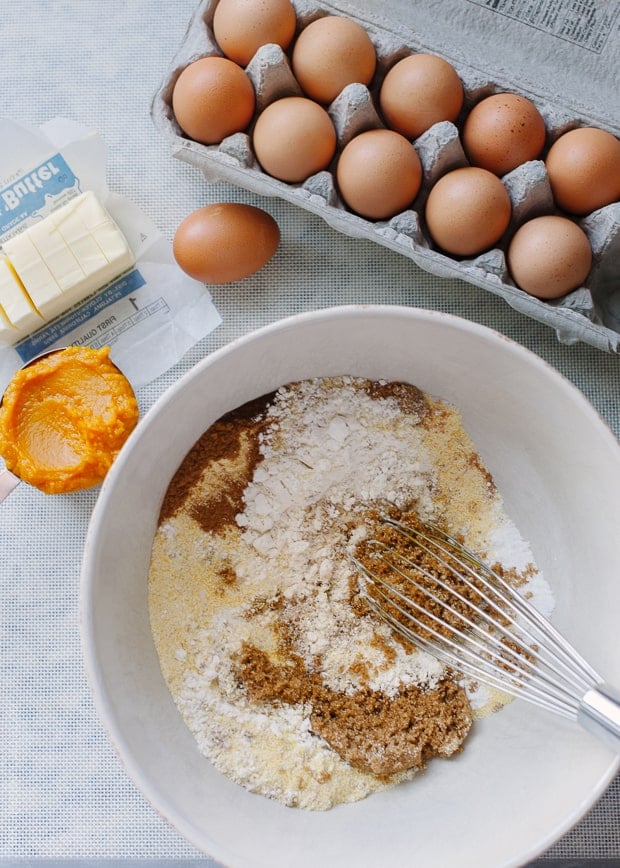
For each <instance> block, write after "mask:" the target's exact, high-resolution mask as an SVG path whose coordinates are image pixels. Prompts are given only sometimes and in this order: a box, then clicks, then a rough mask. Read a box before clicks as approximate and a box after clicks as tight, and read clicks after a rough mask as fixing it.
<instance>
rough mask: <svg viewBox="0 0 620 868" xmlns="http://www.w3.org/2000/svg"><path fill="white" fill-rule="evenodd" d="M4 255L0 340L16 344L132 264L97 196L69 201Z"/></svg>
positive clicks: (4, 248) (9, 243)
mask: <svg viewBox="0 0 620 868" xmlns="http://www.w3.org/2000/svg"><path fill="white" fill-rule="evenodd" d="M2 254H3V255H1V256H0V341H2V342H3V343H8V344H14V343H16V342H17V341H19V340H21V338H23V337H25V336H26V335H27V334H30V333H31V332H33V331H36V329H38V328H41V326H43V325H45V323H46V322H49V321H50V320H52V319H54V318H55V317H57V316H59V315H60V314H62V313H64V312H65V311H67V310H68V309H69V308H70V307H73V305H75V304H77V303H78V302H80V301H82V300H83V299H85V298H86V297H87V296H89V295H91V294H92V293H93V292H96V291H97V290H99V289H101V288H103V287H104V286H106V284H108V283H110V282H111V281H112V280H114V279H115V278H116V277H118V276H119V275H121V274H122V273H123V272H125V271H128V270H129V269H130V268H131V267H132V266H133V265H134V264H135V259H134V255H133V253H132V251H131V248H130V247H129V244H128V243H127V239H126V238H125V236H124V235H123V233H122V232H121V231H120V229H119V228H118V226H117V225H116V223H115V222H114V221H113V220H112V218H111V217H110V215H109V214H108V212H107V211H106V210H105V208H104V207H103V205H102V204H101V203H100V202H99V200H98V199H97V197H96V196H95V194H94V193H92V192H90V191H88V192H86V193H82V194H80V195H79V196H76V197H75V198H74V199H71V200H70V201H69V202H68V203H67V204H66V205H63V206H62V207H61V208H59V209H58V210H56V211H53V212H52V213H51V214H49V215H48V216H47V217H45V218H44V219H43V220H41V221H39V222H38V223H35V224H33V225H32V226H30V227H29V228H28V229H26V230H24V231H23V232H20V233H19V234H18V235H16V236H14V237H13V238H10V239H9V240H8V241H6V242H5V243H4V244H3V246H2Z"/></svg>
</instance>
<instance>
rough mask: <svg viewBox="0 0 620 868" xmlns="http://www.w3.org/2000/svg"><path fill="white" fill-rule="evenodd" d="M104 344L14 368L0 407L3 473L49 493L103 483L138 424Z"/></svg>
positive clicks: (129, 393) (134, 407) (133, 405)
mask: <svg viewBox="0 0 620 868" xmlns="http://www.w3.org/2000/svg"><path fill="white" fill-rule="evenodd" d="M109 354H110V349H109V347H103V348H102V349H99V350H95V349H91V348H90V347H67V348H66V349H64V350H58V351H57V352H52V353H51V354H50V355H47V356H45V357H43V358H41V359H38V360H36V361H34V362H33V363H32V364H30V365H26V366H25V367H24V368H22V369H21V370H19V371H17V373H16V374H15V375H14V377H13V379H12V380H11V382H10V383H9V385H8V387H7V389H6V391H5V393H4V396H3V398H2V404H1V405H0V455H2V457H3V458H4V460H5V463H6V466H7V469H8V470H10V471H11V472H12V473H14V474H15V475H16V476H18V477H19V478H20V479H21V480H22V481H24V482H28V483H30V485H33V486H35V487H36V488H39V489H40V490H41V491H44V492H46V493H47V494H61V493H64V492H68V491H76V490H78V489H82V488H90V487H91V486H93V485H97V483H99V482H101V480H102V479H103V478H104V476H105V475H106V473H107V472H108V470H109V469H110V466H111V464H112V462H113V461H114V459H115V458H116V456H117V455H118V452H119V451H120V448H121V446H122V445H123V443H124V442H125V440H126V439H127V437H128V436H129V434H130V433H131V431H132V429H133V428H134V427H135V425H136V423H137V421H138V414H139V411H138V404H137V401H136V397H135V395H134V392H133V389H132V388H131V385H130V383H129V381H128V380H127V378H126V377H125V376H124V375H123V374H122V373H121V372H120V371H119V369H118V368H117V367H116V365H115V364H114V363H113V362H112V361H111V360H110V357H109Z"/></svg>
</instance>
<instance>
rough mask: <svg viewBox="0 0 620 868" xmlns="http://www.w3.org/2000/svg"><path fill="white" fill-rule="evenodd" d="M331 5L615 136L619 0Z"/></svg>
mask: <svg viewBox="0 0 620 868" xmlns="http://www.w3.org/2000/svg"><path fill="white" fill-rule="evenodd" d="M337 5H338V6H339V7H340V9H342V11H344V12H345V14H349V15H355V16H356V17H358V18H360V17H366V18H367V19H368V20H369V21H372V22H375V23H377V24H381V23H383V25H384V26H386V27H388V28H390V29H392V30H393V29H394V22H398V25H399V29H407V30H410V31H411V33H412V34H413V35H415V37H416V39H417V40H418V41H420V42H421V43H425V44H427V46H428V48H429V50H433V51H435V52H436V51H437V50H438V49H439V50H440V51H441V52H442V53H445V54H446V55H449V56H451V57H452V59H453V60H454V61H457V62H461V63H462V64H463V65H467V66H469V67H470V68H477V69H479V70H480V72H481V73H482V74H484V75H488V76H490V77H492V79H493V81H495V82H497V83H498V84H502V83H504V84H505V85H506V87H507V88H509V87H512V88H514V87H515V82H518V88H519V92H520V93H523V94H525V95H529V94H531V95H534V96H536V97H538V98H540V97H544V98H546V99H548V100H549V101H550V102H554V103H556V104H560V105H562V106H563V107H564V108H566V109H567V113H568V114H572V115H573V116H575V115H576V116H579V117H580V118H582V119H583V120H584V121H586V122H589V123H591V124H593V125H599V126H603V127H605V128H606V129H608V130H609V131H610V132H613V133H614V134H615V135H616V136H618V135H620V87H619V83H618V75H619V73H620V0H584V2H575V0H382V3H381V10H382V11H381V16H378V15H377V12H376V9H377V6H378V4H377V3H376V2H372V0H356V3H355V4H354V5H353V4H347V3H346V2H340V0H338V4H337Z"/></svg>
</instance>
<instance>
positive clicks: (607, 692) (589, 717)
mask: <svg viewBox="0 0 620 868" xmlns="http://www.w3.org/2000/svg"><path fill="white" fill-rule="evenodd" d="M577 720H578V722H579V723H580V724H581V725H582V726H583V728H584V729H587V730H588V731H589V732H591V733H592V734H593V735H596V736H597V737H598V738H600V739H601V741H604V742H605V744H607V745H609V747H611V748H613V749H614V750H615V751H617V752H618V753H620V691H618V690H616V688H615V687H612V686H611V685H610V684H604V683H601V684H597V685H596V687H592V688H591V689H590V690H588V691H587V692H586V694H585V695H584V697H583V699H582V700H581V702H580V703H579V711H578V713H577Z"/></svg>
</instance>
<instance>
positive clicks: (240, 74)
mask: <svg viewBox="0 0 620 868" xmlns="http://www.w3.org/2000/svg"><path fill="white" fill-rule="evenodd" d="M255 104H256V98H255V95H254V88H253V87H252V83H251V81H250V79H249V78H248V77H247V75H246V74H245V72H244V71H243V70H242V69H241V67H240V66H238V65H237V64H236V63H233V61H232V60H228V59H227V58H225V57H203V58H201V59H200V60H196V61H194V62H193V63H190V64H189V66H186V67H185V69H184V70H183V72H182V73H181V74H180V76H179V77H178V79H177V80H176V83H175V85H174V90H173V92H172V111H173V112H174V116H175V118H176V120H177V123H178V125H179V126H180V127H181V129H182V130H183V132H184V133H186V135H188V136H189V137H190V139H194V140H195V141H197V142H201V143H202V144H204V145H215V144H218V143H219V142H221V141H222V139H224V138H226V136H230V135H232V134H233V133H238V132H241V131H242V130H245V128H246V127H247V126H248V124H249V123H250V121H251V120H252V116H253V114H254V108H255Z"/></svg>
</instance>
